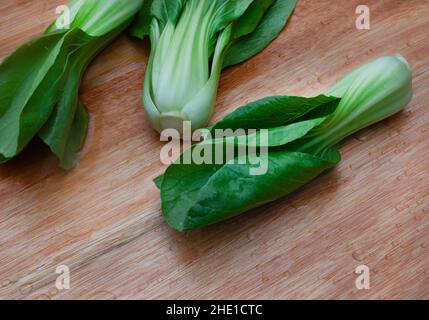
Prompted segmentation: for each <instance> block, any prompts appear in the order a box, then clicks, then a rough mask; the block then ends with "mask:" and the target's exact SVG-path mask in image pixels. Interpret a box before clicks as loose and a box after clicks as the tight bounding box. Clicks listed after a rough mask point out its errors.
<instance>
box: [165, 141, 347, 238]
mask: <svg viewBox="0 0 429 320" xmlns="http://www.w3.org/2000/svg"><path fill="white" fill-rule="evenodd" d="M339 160H340V155H339V153H338V151H337V150H336V149H332V150H331V151H330V153H328V154H327V155H326V157H325V158H319V157H315V156H312V155H310V154H304V153H297V152H290V151H276V152H270V153H269V155H268V168H269V170H268V172H267V173H266V174H264V175H253V176H252V175H249V169H250V165H249V164H244V165H243V164H238V162H239V160H238V159H235V162H236V163H232V161H231V163H226V164H223V165H215V164H213V165H206V164H204V165H195V164H191V165H176V164H173V165H171V166H170V167H169V168H168V169H167V172H166V174H165V175H164V178H163V181H162V188H161V199H162V210H163V212H164V216H165V218H166V220H167V221H168V223H169V224H170V225H171V226H172V227H173V228H175V229H177V230H180V231H183V230H187V229H194V228H198V227H201V226H205V225H209V224H212V223H215V222H219V221H221V220H225V219H227V218H230V217H233V216H235V215H238V214H240V213H243V212H245V211H247V210H249V209H251V208H254V207H257V206H260V205H263V204H265V203H268V202H271V201H273V200H276V199H278V198H279V197H282V196H284V195H286V194H288V193H290V192H292V191H294V190H296V189H298V188H299V187H301V186H302V185H304V184H305V183H307V182H308V181H310V180H312V179H314V178H315V177H317V176H318V175H319V174H320V173H322V172H323V171H325V170H326V169H329V168H331V167H333V166H335V164H336V163H338V162H339Z"/></svg>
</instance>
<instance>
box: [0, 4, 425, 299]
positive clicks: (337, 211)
mask: <svg viewBox="0 0 429 320" xmlns="http://www.w3.org/2000/svg"><path fill="white" fill-rule="evenodd" d="M362 2H364V4H366V5H368V6H369V8H370V10H371V29H370V30H357V29H356V27H355V20H356V18H357V14H356V13H355V9H356V7H357V5H359V4H362ZM63 3H64V0H38V1H30V0H2V1H1V2H0V13H1V14H0V59H2V58H4V57H6V56H7V55H8V54H10V53H11V52H13V50H14V49H15V48H17V47H18V46H19V45H20V44H22V43H23V42H24V41H25V40H28V39H30V38H31V37H33V36H35V35H37V34H39V33H41V32H42V31H43V29H44V28H45V27H46V26H47V24H48V23H49V22H50V21H52V19H53V18H54V16H55V8H56V6H58V5H60V4H63ZM428 30H429V1H427V0H407V1H402V0H398V1H395V0H384V1H379V0H367V1H360V0H350V1H335V2H333V1H328V0H323V1H310V0H300V1H299V4H298V7H297V8H296V11H295V14H294V16H293V18H292V19H291V21H290V23H289V24H288V26H287V28H286V29H285V30H284V31H283V32H282V33H281V35H280V37H279V38H278V39H277V40H276V41H275V42H274V43H273V44H272V45H271V46H270V47H269V48H268V49H266V50H265V51H264V52H263V53H261V54H259V55H258V56H256V57H255V58H253V59H251V60H249V61H248V62H246V63H244V64H242V65H240V66H236V67H233V68H230V69H228V70H226V71H225V72H224V73H223V76H222V79H221V84H220V88H219V99H218V102H217V109H216V114H215V116H214V119H213V121H215V120H217V119H220V118H221V117H223V116H224V115H226V114H227V113H229V112H230V111H232V110H234V109H235V108H236V107H238V106H241V105H243V104H245V103H247V102H250V101H253V100H256V99H259V98H263V97H265V96H269V95H286V94H291V95H306V96H312V95H317V94H319V93H323V92H324V91H325V90H327V89H328V88H330V87H331V86H332V85H333V84H334V83H335V81H336V80H337V79H339V78H340V77H341V76H342V75H343V74H344V73H345V72H347V71H348V70H350V69H351V68H353V67H356V66H358V65H360V64H362V63H365V62H367V61H369V60H371V59H373V58H375V57H378V56H382V55H388V54H395V53H397V52H399V53H401V54H403V55H404V56H405V57H406V58H407V59H408V60H409V61H410V63H411V64H412V68H413V75H414V93H415V94H414V98H413V100H412V102H411V103H410V104H409V105H408V107H407V108H406V111H404V112H402V113H401V114H398V115H395V116H393V117H392V118H390V119H388V120H386V121H383V122H382V123H379V124H377V125H374V126H372V127H370V128H368V129H366V130H363V131H362V132H360V133H358V134H356V135H354V137H352V138H349V139H347V140H346V141H345V142H344V143H343V144H342V146H341V151H342V154H343V161H342V163H341V164H340V165H339V166H338V167H337V168H335V169H334V170H331V171H329V172H327V173H326V174H324V175H322V176H321V177H319V178H318V179H316V180H315V181H313V182H312V183H310V184H308V185H307V186H305V187H304V188H302V189H301V190H299V191H297V192H295V193H293V194H291V195H289V196H287V197H285V198H284V199H281V200H279V201H276V202H274V203H272V204H270V205H266V206H264V207H262V208H259V209H257V210H253V211H251V212H249V213H247V214H244V215H242V216H240V217H237V218H234V219H232V220H229V221H226V222H223V223H219V224H217V225H214V226H211V227H207V228H204V229H202V230H196V231H192V232H185V233H179V232H176V231H174V230H172V229H170V228H169V227H168V226H167V224H166V222H165V221H164V220H163V218H162V214H161V212H160V200H159V192H158V191H157V189H156V188H155V186H154V184H153V183H152V178H154V177H156V176H157V175H159V174H160V173H162V172H163V170H164V169H165V167H164V166H163V165H162V164H161V163H160V160H159V152H160V149H161V147H162V143H161V142H160V141H159V137H158V134H157V133H156V132H154V131H153V130H152V129H151V128H150V125H149V122H148V120H147V118H146V116H145V114H144V112H143V109H142V105H141V101H140V95H141V90H142V85H143V79H144V73H145V68H146V64H147V60H148V55H149V44H148V43H147V42H140V41H136V40H133V39H130V38H129V37H127V36H121V37H120V38H119V39H118V40H117V41H115V42H114V43H113V44H112V45H111V46H110V47H109V48H108V49H107V50H105V51H104V52H103V53H102V54H101V55H100V56H99V57H98V58H97V59H96V61H95V62H94V63H93V64H92V65H91V67H90V69H89V71H88V73H87V75H86V77H85V80H84V82H83V85H82V89H81V97H82V100H83V102H84V103H85V105H86V106H87V108H88V110H89V112H90V117H91V125H90V130H89V134H88V139H87V142H86V145H85V148H84V150H83V151H82V159H81V162H80V164H79V166H78V167H77V168H76V169H75V170H73V171H70V172H64V171H62V170H60V169H59V168H58V167H57V161H56V160H55V158H54V157H53V156H52V155H50V154H49V152H48V151H47V150H46V148H45V147H43V146H41V145H39V144H37V143H36V144H34V145H31V146H30V147H29V148H28V150H27V151H25V152H24V153H23V154H22V155H21V156H19V157H18V158H17V159H15V160H13V161H11V162H10V163H8V164H6V165H2V166H0V297H1V298H11V299H103V298H107V299H115V298H117V299H127V298H131V299H161V298H168V299H187V298H201V299H214V298H216V299H233V298H237V299H255V298H260V299H264V298H270V299H313V298H318V299H343V298H350V299H405V298H415V299H428V298H429V249H428V246H429V214H428V213H429V176H428V172H429V109H428V101H429V33H428ZM59 265H67V266H69V267H70V269H71V289H70V290H62V291H59V290H58V289H56V287H55V281H56V277H57V276H58V275H57V274H56V273H55V270H56V267H57V266H59ZM359 265H367V266H368V267H369V268H370V272H371V273H370V276H371V277H370V281H371V282H370V284H371V288H370V289H369V290H358V289H357V288H356V286H355V280H356V278H357V275H356V274H355V273H354V272H355V269H356V267H357V266H359Z"/></svg>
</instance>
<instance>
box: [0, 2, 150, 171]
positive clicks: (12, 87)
mask: <svg viewBox="0 0 429 320" xmlns="http://www.w3.org/2000/svg"><path fill="white" fill-rule="evenodd" d="M142 3H143V0H91V1H87V0H75V1H73V2H72V3H71V5H70V12H67V13H64V14H68V13H70V18H71V19H70V21H69V22H70V24H69V26H66V28H64V29H62V28H61V29H59V28H58V27H57V23H56V22H55V23H53V24H52V25H51V26H50V27H49V28H48V29H47V30H46V32H45V33H44V34H43V35H42V36H41V37H39V38H38V39H35V40H32V41H30V42H28V43H27V44H25V45H23V46H22V47H20V48H19V49H17V50H16V51H15V52H14V53H13V54H12V55H10V56H9V57H8V58H6V59H5V60H4V61H3V62H2V64H1V65H0V163H2V162H6V161H8V160H10V159H12V158H13V157H15V156H16V155H18V154H19V153H20V152H21V151H22V150H23V149H24V148H25V147H26V146H27V145H28V143H29V142H30V141H31V140H32V139H33V138H34V137H35V136H39V137H40V138H41V139H42V140H43V141H44V143H46V144H47V145H48V146H49V147H50V149H51V150H52V152H53V153H54V154H55V155H56V156H57V157H58V158H59V160H60V166H61V167H62V168H64V169H70V168H72V167H74V166H75V165H76V163H77V161H78V158H79V157H78V151H79V150H80V149H81V147H82V145H83V142H84V139H85V136H86V131H87V127H88V114H87V111H86V110H85V107H84V106H83V105H82V103H81V102H80V100H79V97H78V90H79V85H80V82H81V79H82V76H83V74H84V72H85V70H86V68H87V66H88V64H89V63H90V62H91V61H92V60H93V58H94V57H95V56H96V55H97V54H98V53H99V52H100V51H101V50H102V49H103V48H104V47H106V46H107V45H108V44H109V43H110V42H111V41H112V40H113V39H114V38H115V37H116V36H117V35H118V34H119V33H120V32H122V31H123V30H124V29H125V28H126V27H127V26H128V25H129V24H130V23H131V22H132V19H133V17H134V16H135V14H136V13H137V12H138V11H139V10H140V8H141V6H142ZM59 20H64V16H61V17H59V18H58V20H57V21H59Z"/></svg>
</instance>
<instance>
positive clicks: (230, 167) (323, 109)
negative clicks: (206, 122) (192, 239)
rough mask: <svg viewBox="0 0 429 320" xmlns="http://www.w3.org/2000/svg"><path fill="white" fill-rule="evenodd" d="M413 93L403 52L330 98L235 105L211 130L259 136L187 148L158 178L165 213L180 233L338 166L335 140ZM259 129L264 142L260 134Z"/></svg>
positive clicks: (353, 77) (357, 74) (359, 72)
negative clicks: (228, 151) (224, 155)
mask: <svg viewBox="0 0 429 320" xmlns="http://www.w3.org/2000/svg"><path fill="white" fill-rule="evenodd" d="M410 98H411V70H410V67H409V65H408V63H407V62H406V61H405V59H404V58H403V57H401V56H393V57H383V58H379V59H377V60H375V61H373V62H370V63H368V64H366V65H364V66H362V67H360V68H358V69H356V70H355V71H353V72H351V73H350V74H349V75H347V76H346V77H344V78H343V79H342V80H341V81H339V82H338V83H337V85H336V86H335V87H334V88H333V89H332V90H330V91H329V92H328V95H322V96H318V97H313V98H304V97H293V96H277V97H267V98H264V99H261V100H259V101H255V102H252V103H250V104H248V105H246V106H244V107H241V108H238V109H237V110H235V111H234V112H232V113H231V114H230V115H228V116H227V117H226V118H225V119H223V120H221V121H219V122H218V123H216V124H214V125H213V126H212V127H211V128H210V132H211V133H212V134H213V133H214V132H215V131H217V130H220V129H232V130H236V129H239V128H243V129H257V130H258V131H257V133H256V134H255V133H251V132H247V133H245V132H244V133H241V134H240V136H239V137H234V136H229V137H227V138H222V139H219V138H216V139H210V138H209V139H207V140H205V141H203V142H202V143H199V144H195V145H194V146H193V147H191V148H189V149H187V150H186V151H185V152H184V153H183V154H182V156H181V157H180V158H179V159H178V160H177V161H176V162H174V163H173V164H172V165H170V166H169V167H168V169H167V170H166V172H165V174H164V175H162V176H161V177H159V178H158V179H156V185H157V186H158V188H159V189H160V191H161V200H162V211H163V214H164V217H165V219H166V220H167V221H168V223H169V224H170V225H171V226H172V227H173V228H175V229H177V230H180V231H183V230H188V229H195V228H199V227H202V226H206V225H209V224H213V223H216V222H219V221H222V220H225V219H228V218H231V217H233V216H236V215H238V214H241V213H243V212H245V211H247V210H249V209H252V208H256V207H259V206H261V205H263V204H265V203H268V202H271V201H274V200H276V199H279V198H281V197H283V196H285V195H287V194H288V193H290V192H292V191H294V190H296V189H298V188H299V187H301V186H302V185H304V184H305V183H307V182H309V181H311V180H312V179H314V178H316V177H317V176H318V175H319V174H321V173H322V172H323V171H325V170H328V169H329V168H332V167H334V166H335V165H336V164H338V163H339V162H340V160H341V155H340V152H339V150H338V146H337V144H338V143H339V142H340V141H341V140H342V139H343V138H345V137H346V136H348V135H350V134H352V133H354V132H356V131H357V130H359V129H362V128H364V127H366V126H369V125H371V124H373V123H375V122H377V121H380V120H382V119H384V118H386V117H388V116H390V115H392V114H394V113H396V112H398V111H400V110H402V109H403V108H404V107H405V105H406V104H407V103H408V101H409V100H410ZM264 131H265V134H266V137H267V139H265V140H264V139H258V136H259V137H262V133H263V132H264ZM243 141H244V142H243ZM245 143H247V144H248V145H256V146H257V147H260V148H261V149H260V152H259V153H257V154H256V156H255V154H252V153H249V152H247V159H245V156H246V154H245V153H244V154H239V153H236V154H235V155H233V156H234V158H231V160H229V161H223V162H222V161H221V162H217V160H216V159H217V157H216V153H215V152H214V151H212V150H219V148H218V147H219V146H220V147H221V148H220V149H221V150H223V149H224V147H227V146H228V145H233V146H234V147H235V149H233V150H236V149H238V148H240V147H241V146H242V145H244V144H245ZM207 147H210V148H207ZM262 147H267V148H262ZM201 150H203V151H204V155H205V156H206V153H207V155H208V157H207V159H206V158H205V160H204V161H201V160H200V159H199V158H198V155H199V154H200V153H201ZM206 150H208V152H206ZM194 154H196V155H197V157H196V158H195V157H194ZM190 155H192V157H191V156H190ZM188 156H189V157H188ZM255 158H259V160H260V161H253V160H255ZM188 159H191V160H192V161H190V160H189V161H190V163H188V162H186V161H187V160H188ZM206 160H208V161H206ZM241 160H244V161H241ZM255 164H257V165H260V166H261V167H263V168H264V169H266V171H265V174H264V173H261V174H259V172H258V174H252V171H251V169H253V168H254V167H255Z"/></svg>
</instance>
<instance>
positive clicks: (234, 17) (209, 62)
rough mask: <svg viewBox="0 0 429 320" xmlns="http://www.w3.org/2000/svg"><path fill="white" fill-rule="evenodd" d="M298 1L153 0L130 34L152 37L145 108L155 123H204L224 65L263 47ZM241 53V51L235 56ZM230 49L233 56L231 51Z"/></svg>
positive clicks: (177, 125) (159, 125)
mask: <svg viewBox="0 0 429 320" xmlns="http://www.w3.org/2000/svg"><path fill="white" fill-rule="evenodd" d="M295 3H296V1H295V0H180V1H179V0H152V1H149V2H147V3H146V5H144V6H143V9H142V11H141V13H140V16H139V19H137V21H136V22H135V24H134V27H133V28H132V34H133V35H135V36H137V37H140V38H143V37H145V36H146V35H149V36H150V40H151V43H152V53H151V58H150V61H149V66H148V69H147V71H146V82H145V88H144V94H143V100H144V106H145V109H146V111H147V114H148V116H149V118H150V120H151V123H152V125H153V127H154V128H155V129H156V130H158V131H159V132H161V131H162V130H164V129H167V128H174V129H177V130H179V131H180V130H181V128H182V124H183V121H191V122H192V126H193V128H194V129H197V128H201V127H203V126H205V125H206V124H207V122H208V120H209V118H210V116H211V114H212V113H213V109H214V105H215V101H216V93H217V88H218V83H219V78H220V74H221V71H222V69H223V68H224V67H225V66H229V65H233V64H236V63H239V62H242V61H244V60H246V59H248V58H250V57H251V56H253V55H255V54H256V53H258V52H259V51H261V50H262V49H263V48H265V47H266V46H267V45H268V44H269V43H270V42H271V41H272V40H273V39H274V38H275V37H276V36H277V35H278V33H279V32H280V30H281V29H282V28H283V27H284V25H285V24H286V21H287V20H288V18H289V16H290V14H291V12H292V10H293V8H294V6H295ZM237 51H238V52H239V54H237ZM230 53H232V55H231V54H230Z"/></svg>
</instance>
